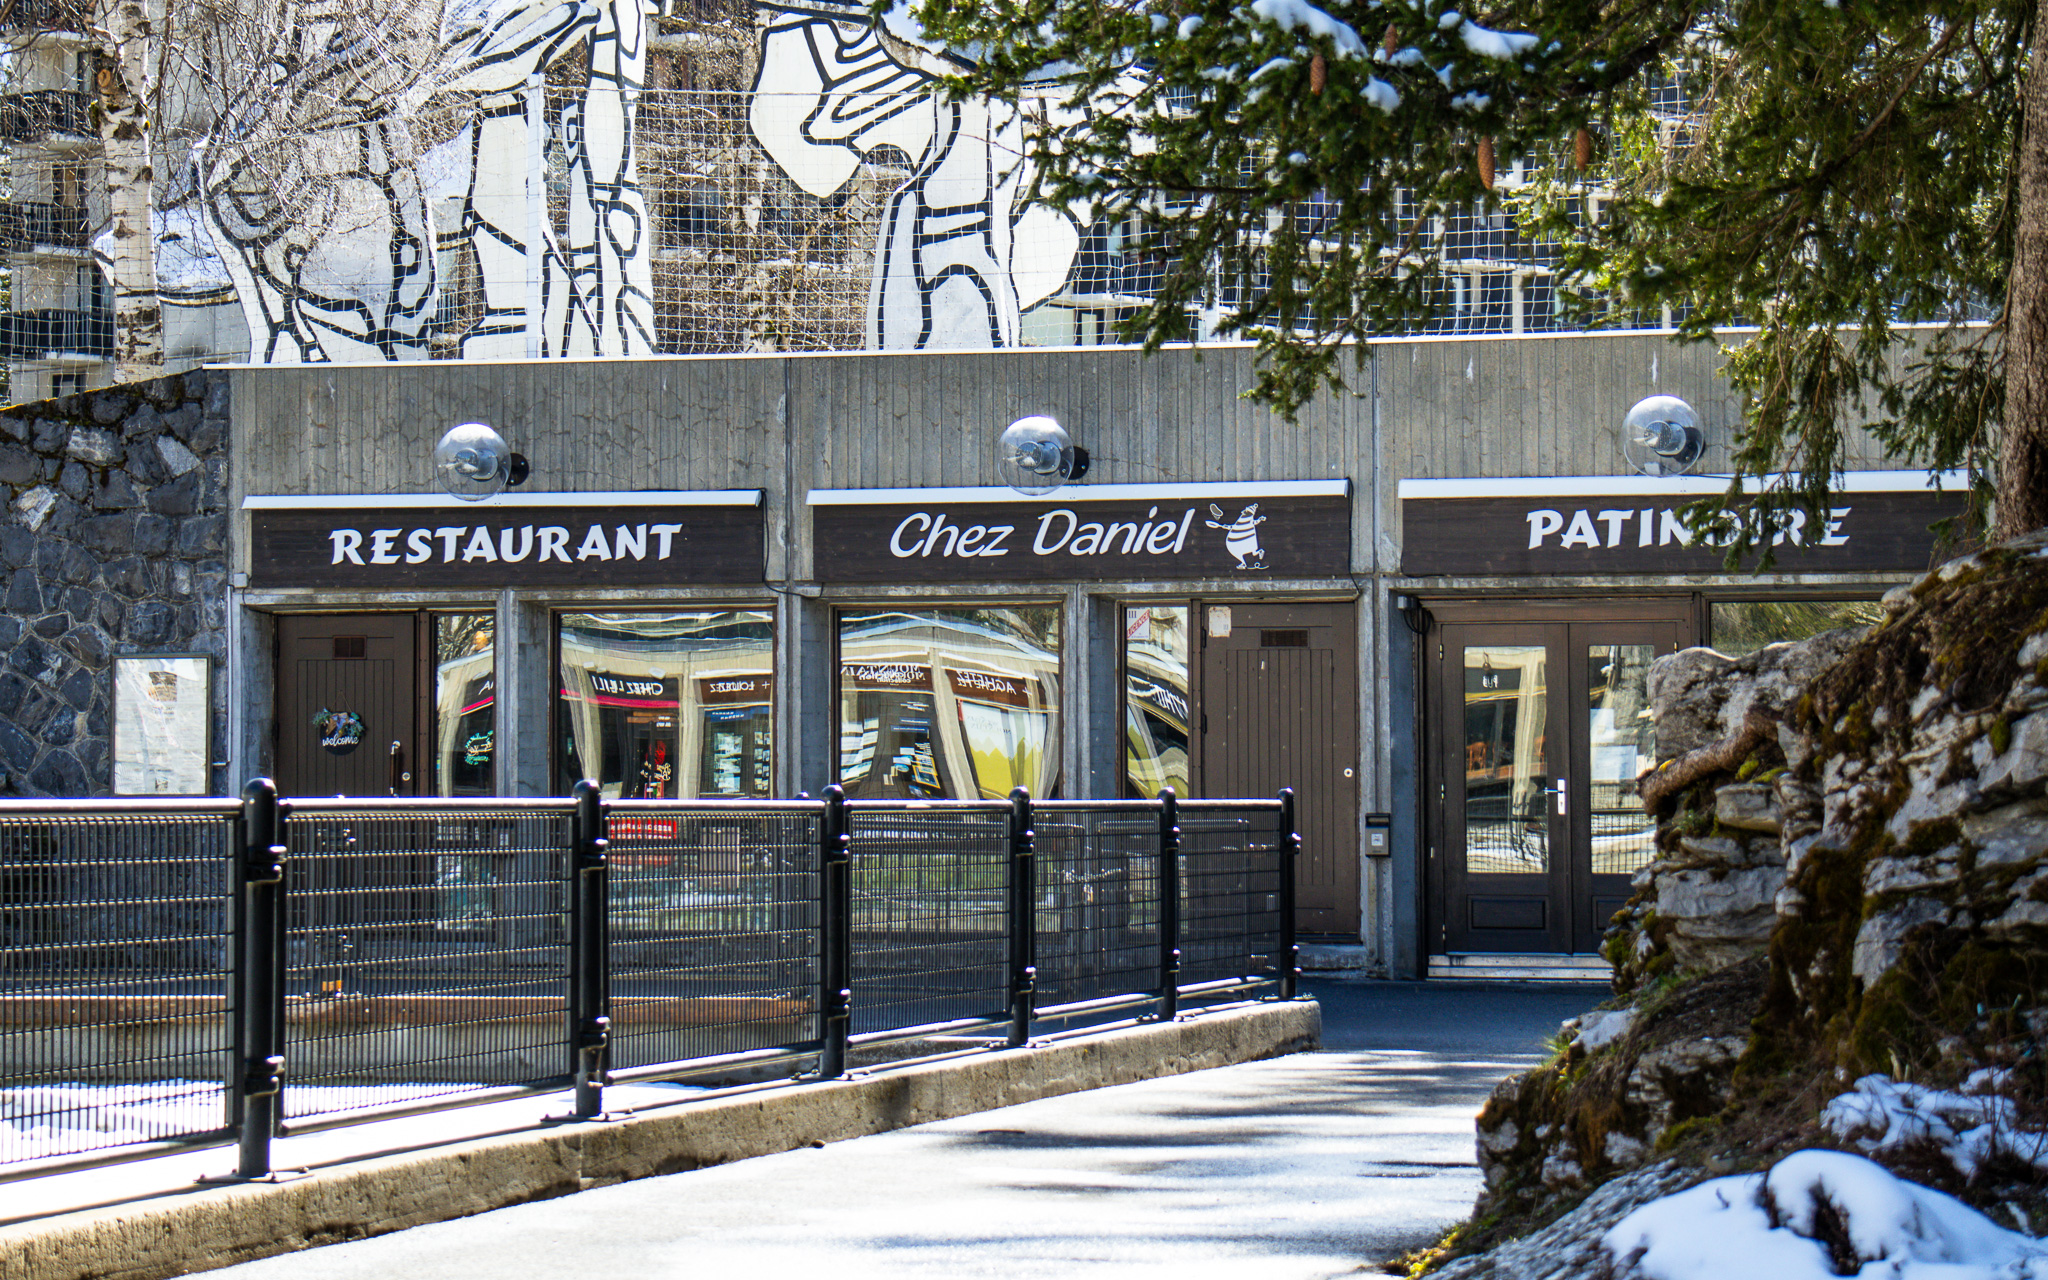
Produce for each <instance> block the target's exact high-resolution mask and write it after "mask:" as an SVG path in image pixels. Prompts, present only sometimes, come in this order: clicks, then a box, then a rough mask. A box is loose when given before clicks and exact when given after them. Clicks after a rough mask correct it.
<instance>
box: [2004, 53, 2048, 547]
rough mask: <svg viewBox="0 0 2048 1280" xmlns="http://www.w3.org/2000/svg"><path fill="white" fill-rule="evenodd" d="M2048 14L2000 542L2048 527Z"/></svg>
mask: <svg viewBox="0 0 2048 1280" xmlns="http://www.w3.org/2000/svg"><path fill="white" fill-rule="evenodd" d="M2044 59H2048V14H2040V15H2036V17H2035V20H2034V34H2033V48H2032V50H2031V51H2030V56H2029V57H2028V59H2027V79H2026V84H2025V86H2024V87H2023V89H2022V93H2023V94H2024V100H2025V104H2026V105H2025V109H2024V112H2023V113H2022V116H2021V121H2020V155H2019V172H2018V174H2017V177H2016V180H2015V183H2014V186H2015V195H2014V199H2015V203H2016V204H2017V205H2018V209H2017V210H2016V211H2015V218H2014V235H2013V255H2012V276H2011V278H2010V279H2009V280H2008V282H2007V285H2006V332H2005V415H2004V421H2003V424H2002V426H2003V430H2002V433H2001V438H2000V440H1999V451H1998V516H1997V522H1996V524H1995V526H1994V535H1995V536H1996V537H1997V538H1999V539H2005V538H2012V537H2017V536H2018V535H2020V534H2022V533H2026V532H2028V531H2029V530H2032V529H2038V528H2041V527H2042V526H2044V525H2048V66H2044V62H2043V60H2044Z"/></svg>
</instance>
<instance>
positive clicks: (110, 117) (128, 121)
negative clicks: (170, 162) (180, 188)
mask: <svg viewBox="0 0 2048 1280" xmlns="http://www.w3.org/2000/svg"><path fill="white" fill-rule="evenodd" d="M97 3H98V13H97V14H96V15H95V18H96V22H95V25H96V26H97V27H98V28H99V30H101V31H102V32H104V33H105V40H106V44H105V47H104V49H103V51H102V56H101V58H100V63H99V71H98V76H97V87H98V89H99V106H100V142H101V144H102V145H103V147H104V148H105V151H106V165H107V204H108V222H107V229H106V232H105V234H104V235H102V236H97V237H95V238H94V240H93V257H94V258H95V259H96V260H97V261H98V262H99V266H100V270H101V271H102V272H104V273H105V274H106V277H107V281H108V283H109V284H111V285H112V286H113V289H114V380H115V381H116V382H137V381H141V380H144V379H147V378H154V377H157V376H158V375H160V374H161V373H162V372H163V359H164V325H163V304H162V301H161V300H160V299H159V298H158V297H157V291H156V254H155V245H156V238H155V236H154V235H152V234H151V228H150V201H151V199H152V188H153V186H154V182H155V174H154V172H153V171H152V169H151V162H150V145H149V143H150V131H149V114H148V109H147V108H148V96H149V95H148V84H149V73H148V68H149V52H150V50H149V44H150V38H151V36H152V34H153V33H152V30H151V25H150V21H149V7H148V4H147V0H97Z"/></svg>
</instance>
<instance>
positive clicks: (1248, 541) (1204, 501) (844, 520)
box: [809, 480, 1351, 582]
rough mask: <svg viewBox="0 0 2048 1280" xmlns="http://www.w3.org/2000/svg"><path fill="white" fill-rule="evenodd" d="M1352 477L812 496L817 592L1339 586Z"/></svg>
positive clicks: (1346, 562) (1347, 545) (1347, 565)
mask: <svg viewBox="0 0 2048 1280" xmlns="http://www.w3.org/2000/svg"><path fill="white" fill-rule="evenodd" d="M1350 493H1351V485H1350V482H1349V481H1348V480H1289V481H1273V482H1256V483H1218V484H1105V485H1086V484H1081V485H1066V486H1063V487H1062V488H1059V489H1055V490H1054V491H1053V492H1051V493H1048V494H1044V495H1038V496H1033V495H1026V494H1020V493H1018V492H1016V491H1015V490H1012V489H998V488H975V489H937V488H935V489H814V490H812V491H811V494H810V497H809V505H810V508H811V531H812V546H813V549H814V550H813V557H812V563H813V565H814V569H813V572H814V574H815V576H816V577H817V578H818V580H819V581H822V582H1027V581H1034V580H1051V579H1095V580H1102V581H1117V580H1123V579H1158V578H1169V579H1171V578H1236V579H1242V580H1247V581H1253V580H1258V579H1262V578H1311V577H1331V576H1337V575H1342V574H1347V573H1349V572H1350V571H1351V498H1350Z"/></svg>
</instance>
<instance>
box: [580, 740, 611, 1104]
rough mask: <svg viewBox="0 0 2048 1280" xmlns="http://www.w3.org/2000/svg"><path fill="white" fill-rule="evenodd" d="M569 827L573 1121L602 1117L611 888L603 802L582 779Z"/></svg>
mask: <svg viewBox="0 0 2048 1280" xmlns="http://www.w3.org/2000/svg"><path fill="white" fill-rule="evenodd" d="M571 794H572V795H573V797H574V799H575V801H576V808H575V811H574V816H573V817H572V818H571V819H570V826H569V831H570V834H569V1058H570V1061H569V1071H570V1074H571V1075H572V1076H573V1077H574V1078H575V1081H576V1114H575V1118H576V1119H578V1120H595V1119H597V1118H598V1117H599V1116H602V1115H603V1114H604V1081H605V1072H606V1070H607V1068H608V1067H609V1065H610V1064H609V1062H608V1052H607V1051H608V1050H609V1049H610V1047H611V1026H612V1020H611V956H610V950H611V918H610V916H611V885H610V871H609V868H608V865H607V861H606V857H605V849H606V847H607V845H608V841H607V840H606V839H605V813H604V804H603V797H602V795H601V794H600V793H599V791H598V789H597V784H596V783H595V782H592V781H591V780H590V779H588V778H585V779H583V780H582V781H581V782H578V783H577V784H576V788H575V790H574V791H573V792H572V793H571Z"/></svg>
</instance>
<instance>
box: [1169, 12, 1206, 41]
mask: <svg viewBox="0 0 2048 1280" xmlns="http://www.w3.org/2000/svg"><path fill="white" fill-rule="evenodd" d="M1201 29H1202V15H1201V14H1199V13H1191V14H1189V15H1188V16H1187V17H1185V18H1182V19H1181V20H1180V26H1178V27H1176V28H1174V34H1175V35H1178V36H1179V37H1180V38H1181V39H1183V40H1185V39H1187V38H1188V37H1189V36H1192V35H1193V34H1195V32H1197V31H1200V30H1201Z"/></svg>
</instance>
